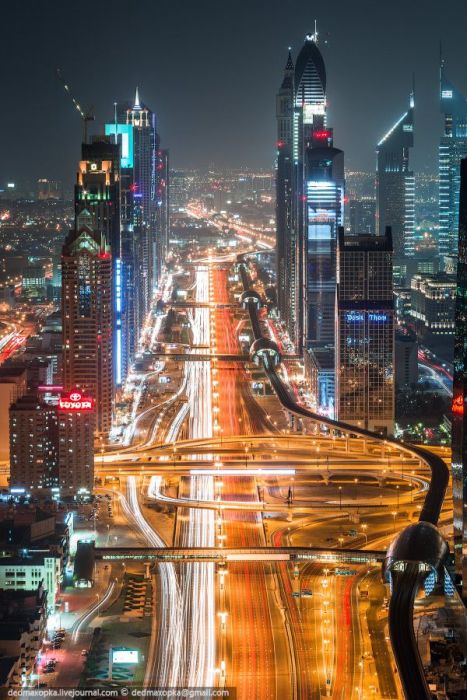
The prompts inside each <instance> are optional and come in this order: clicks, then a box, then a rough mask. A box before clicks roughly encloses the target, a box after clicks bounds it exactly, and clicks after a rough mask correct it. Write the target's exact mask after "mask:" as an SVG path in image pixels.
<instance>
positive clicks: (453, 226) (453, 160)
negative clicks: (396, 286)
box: [438, 62, 467, 256]
mask: <svg viewBox="0 0 467 700" xmlns="http://www.w3.org/2000/svg"><path fill="white" fill-rule="evenodd" d="M440 104H441V112H442V113H443V115H444V128H443V135H442V137H441V140H440V144H439V241H438V246H439V254H440V256H442V255H454V256H455V255H456V254H457V241H458V228H457V227H458V223H459V189H460V162H461V159H462V158H465V157H467V100H466V99H465V98H464V97H463V95H462V94H461V93H460V92H459V90H457V89H456V88H455V87H454V85H453V84H452V83H451V82H450V81H449V80H448V79H447V78H446V76H445V72H444V63H443V62H442V63H441V80H440Z"/></svg>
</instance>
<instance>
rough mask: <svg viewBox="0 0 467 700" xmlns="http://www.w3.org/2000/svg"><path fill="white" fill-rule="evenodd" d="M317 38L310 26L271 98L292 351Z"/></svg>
mask: <svg viewBox="0 0 467 700" xmlns="http://www.w3.org/2000/svg"><path fill="white" fill-rule="evenodd" d="M317 39H318V33H317V31H316V30H315V32H314V34H308V35H307V36H306V39H305V43H304V45H303V47H302V49H301V50H300V52H299V54H298V57H297V61H296V63H295V66H294V65H293V61H292V56H291V55H290V54H289V57H288V59H287V63H286V66H285V71H284V78H283V81H282V84H281V87H280V90H279V92H278V94H277V101H276V116H277V171H276V196H277V204H276V223H277V279H278V304H279V310H280V312H281V316H282V318H283V319H284V321H285V322H286V325H287V328H288V331H289V335H290V337H291V339H292V341H293V343H294V345H295V346H296V348H297V350H301V349H302V348H303V344H304V327H305V322H304V316H305V315H306V311H305V308H304V287H305V285H306V282H305V265H306V262H305V258H306V247H307V244H306V241H307V236H306V233H305V226H306V223H305V222H306V211H307V205H306V200H307V195H306V185H305V181H306V173H305V170H306V167H307V158H306V151H307V149H308V148H309V147H310V134H311V132H312V131H315V132H316V131H318V130H324V128H325V123H326V70H325V67H324V61H323V58H322V56H321V53H320V51H319V49H318V47H317Z"/></svg>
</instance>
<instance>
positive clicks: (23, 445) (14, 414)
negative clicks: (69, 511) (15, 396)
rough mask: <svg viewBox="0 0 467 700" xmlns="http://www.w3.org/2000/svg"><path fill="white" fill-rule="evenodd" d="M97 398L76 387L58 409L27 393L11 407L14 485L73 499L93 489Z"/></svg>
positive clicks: (63, 397)
mask: <svg viewBox="0 0 467 700" xmlns="http://www.w3.org/2000/svg"><path fill="white" fill-rule="evenodd" d="M94 417H95V414H94V400H93V399H92V397H90V396H86V395H84V394H82V393H81V392H80V391H79V390H78V389H72V391H70V392H67V393H62V394H61V396H60V398H59V401H58V405H57V406H52V405H50V404H48V403H45V402H43V401H42V400H41V399H39V398H38V397H37V396H36V395H32V394H26V395H25V396H23V397H21V398H20V399H19V400H18V401H16V402H15V403H14V404H13V405H12V406H11V407H10V475H11V484H12V485H13V486H16V487H22V488H24V489H26V490H27V491H35V492H40V491H43V492H44V493H47V492H49V493H52V492H53V493H54V494H55V495H60V497H64V496H68V497H69V496H71V497H75V496H77V495H79V494H83V492H87V493H91V492H92V490H93V487H94Z"/></svg>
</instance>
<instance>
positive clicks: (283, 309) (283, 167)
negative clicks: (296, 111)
mask: <svg viewBox="0 0 467 700" xmlns="http://www.w3.org/2000/svg"><path fill="white" fill-rule="evenodd" d="M293 81H294V65H293V60H292V54H291V53H290V50H289V55H288V58H287V63H286V64H285V69H284V79H283V81H282V84H281V87H280V89H279V92H278V93H277V97H276V119H277V144H276V146H277V155H276V269H277V303H278V308H279V311H280V314H281V318H282V319H283V321H284V322H285V323H286V325H287V327H288V329H289V332H290V329H291V321H292V319H291V314H292V309H291V305H290V293H291V289H290V285H291V280H290V274H291V260H290V253H291V251H290V239H291V235H292V174H293V167H292V114H293V84H294V83H293Z"/></svg>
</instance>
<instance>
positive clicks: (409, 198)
mask: <svg viewBox="0 0 467 700" xmlns="http://www.w3.org/2000/svg"><path fill="white" fill-rule="evenodd" d="M413 129H414V97H413V94H411V96H410V103H409V109H408V110H407V111H406V112H405V113H404V114H403V115H402V116H401V117H400V119H398V120H397V122H396V123H395V124H394V125H393V126H392V127H391V129H390V130H389V131H388V132H387V134H385V136H383V138H382V139H381V141H380V142H379V143H378V145H377V148H376V154H377V165H376V219H377V230H378V233H379V235H380V236H383V235H384V232H385V230H386V227H387V226H390V227H391V229H392V237H393V244H394V267H395V268H396V267H399V266H402V267H403V266H404V264H405V263H406V260H407V258H412V257H413V256H414V252H415V244H414V225H415V179H414V174H413V171H412V170H411V169H410V164H409V153H410V148H412V146H413ZM404 274H405V273H404V271H403V270H402V271H401V273H400V276H401V277H404Z"/></svg>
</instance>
